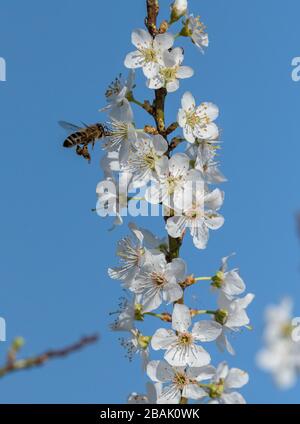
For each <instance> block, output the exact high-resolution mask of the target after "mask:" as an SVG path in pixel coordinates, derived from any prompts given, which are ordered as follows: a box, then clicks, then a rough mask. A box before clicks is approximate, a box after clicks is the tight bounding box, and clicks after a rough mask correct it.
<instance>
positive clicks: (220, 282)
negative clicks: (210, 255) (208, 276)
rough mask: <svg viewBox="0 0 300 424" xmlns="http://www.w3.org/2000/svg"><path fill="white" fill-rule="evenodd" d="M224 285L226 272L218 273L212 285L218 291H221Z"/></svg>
mask: <svg viewBox="0 0 300 424" xmlns="http://www.w3.org/2000/svg"><path fill="white" fill-rule="evenodd" d="M223 283H224V272H222V271H218V272H217V273H216V275H214V276H213V277H212V283H211V285H212V286H213V287H215V288H216V289H220V288H221V287H222V285H223Z"/></svg>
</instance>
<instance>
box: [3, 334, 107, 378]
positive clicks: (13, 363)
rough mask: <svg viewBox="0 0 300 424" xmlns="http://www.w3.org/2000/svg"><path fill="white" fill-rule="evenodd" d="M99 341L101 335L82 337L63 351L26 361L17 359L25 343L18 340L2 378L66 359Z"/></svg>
mask: <svg viewBox="0 0 300 424" xmlns="http://www.w3.org/2000/svg"><path fill="white" fill-rule="evenodd" d="M98 340H99V335H98V334H94V335H91V336H85V337H82V338H81V339H80V340H79V341H78V342H76V343H73V344H71V345H69V346H66V347H64V348H62V349H57V350H48V351H46V352H44V353H42V354H40V355H38V356H34V357H30V358H26V359H16V356H17V353H18V352H19V350H20V349H21V348H22V346H23V344H24V341H23V339H22V338H17V339H15V340H14V342H13V343H12V345H11V348H10V350H9V352H8V354H7V361H6V364H5V365H4V366H3V367H1V368H0V378H1V377H4V376H5V375H7V374H9V373H12V372H15V371H21V370H26V369H29V368H33V367H37V366H41V365H44V364H45V363H46V362H48V361H49V360H50V359H56V358H64V357H66V356H68V355H70V354H72V353H74V352H77V351H79V350H81V349H83V348H85V347H86V346H88V345H90V344H92V343H96V342H97V341H98Z"/></svg>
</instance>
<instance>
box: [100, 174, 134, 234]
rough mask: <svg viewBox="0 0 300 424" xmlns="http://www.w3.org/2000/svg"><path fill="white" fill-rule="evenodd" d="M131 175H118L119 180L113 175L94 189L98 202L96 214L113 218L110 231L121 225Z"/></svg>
mask: <svg viewBox="0 0 300 424" xmlns="http://www.w3.org/2000/svg"><path fill="white" fill-rule="evenodd" d="M131 178H132V175H131V174H130V173H129V172H123V173H122V174H119V178H118V179H117V178H115V177H114V176H113V175H112V176H111V177H107V178H106V179H105V180H103V181H100V182H99V183H98V184H97V187H96V193H97V197H98V201H97V204H96V212H97V214H98V215H100V216H114V217H115V219H114V223H113V227H112V228H111V230H113V229H114V228H115V227H116V226H118V225H122V224H123V218H122V211H123V210H124V209H127V203H128V187H129V183H130V181H131Z"/></svg>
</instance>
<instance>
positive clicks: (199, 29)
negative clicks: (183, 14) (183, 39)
mask: <svg viewBox="0 0 300 424" xmlns="http://www.w3.org/2000/svg"><path fill="white" fill-rule="evenodd" d="M185 30H186V32H187V34H188V35H189V37H191V40H192V42H193V43H194V44H195V45H196V46H197V47H198V48H199V49H200V51H201V52H202V53H203V47H208V44H209V40H208V34H207V33H206V32H205V26H204V25H203V23H202V22H201V21H200V17H199V16H196V17H195V16H194V15H193V14H191V15H189V17H188V18H187V21H186V24H185Z"/></svg>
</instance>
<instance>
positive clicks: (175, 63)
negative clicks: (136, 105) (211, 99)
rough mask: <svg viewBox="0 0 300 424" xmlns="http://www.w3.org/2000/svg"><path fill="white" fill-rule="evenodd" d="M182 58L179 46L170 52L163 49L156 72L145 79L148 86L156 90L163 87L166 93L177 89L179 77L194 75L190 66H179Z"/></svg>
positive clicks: (181, 50)
mask: <svg viewBox="0 0 300 424" xmlns="http://www.w3.org/2000/svg"><path fill="white" fill-rule="evenodd" d="M183 59H184V54H183V49H182V48H180V47H176V48H175V49H172V50H171V51H170V52H169V51H165V52H164V54H163V57H162V63H161V64H160V67H159V70H158V72H157V74H156V75H154V76H153V77H152V78H150V79H149V80H148V81H147V86H148V88H150V89H153V90H157V89H159V88H162V87H165V88H166V89H167V91H168V93H172V92H174V91H176V90H178V88H179V79H185V78H190V77H192V76H193V75H194V71H193V69H192V68H191V67H189V66H181V64H182V62H183Z"/></svg>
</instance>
